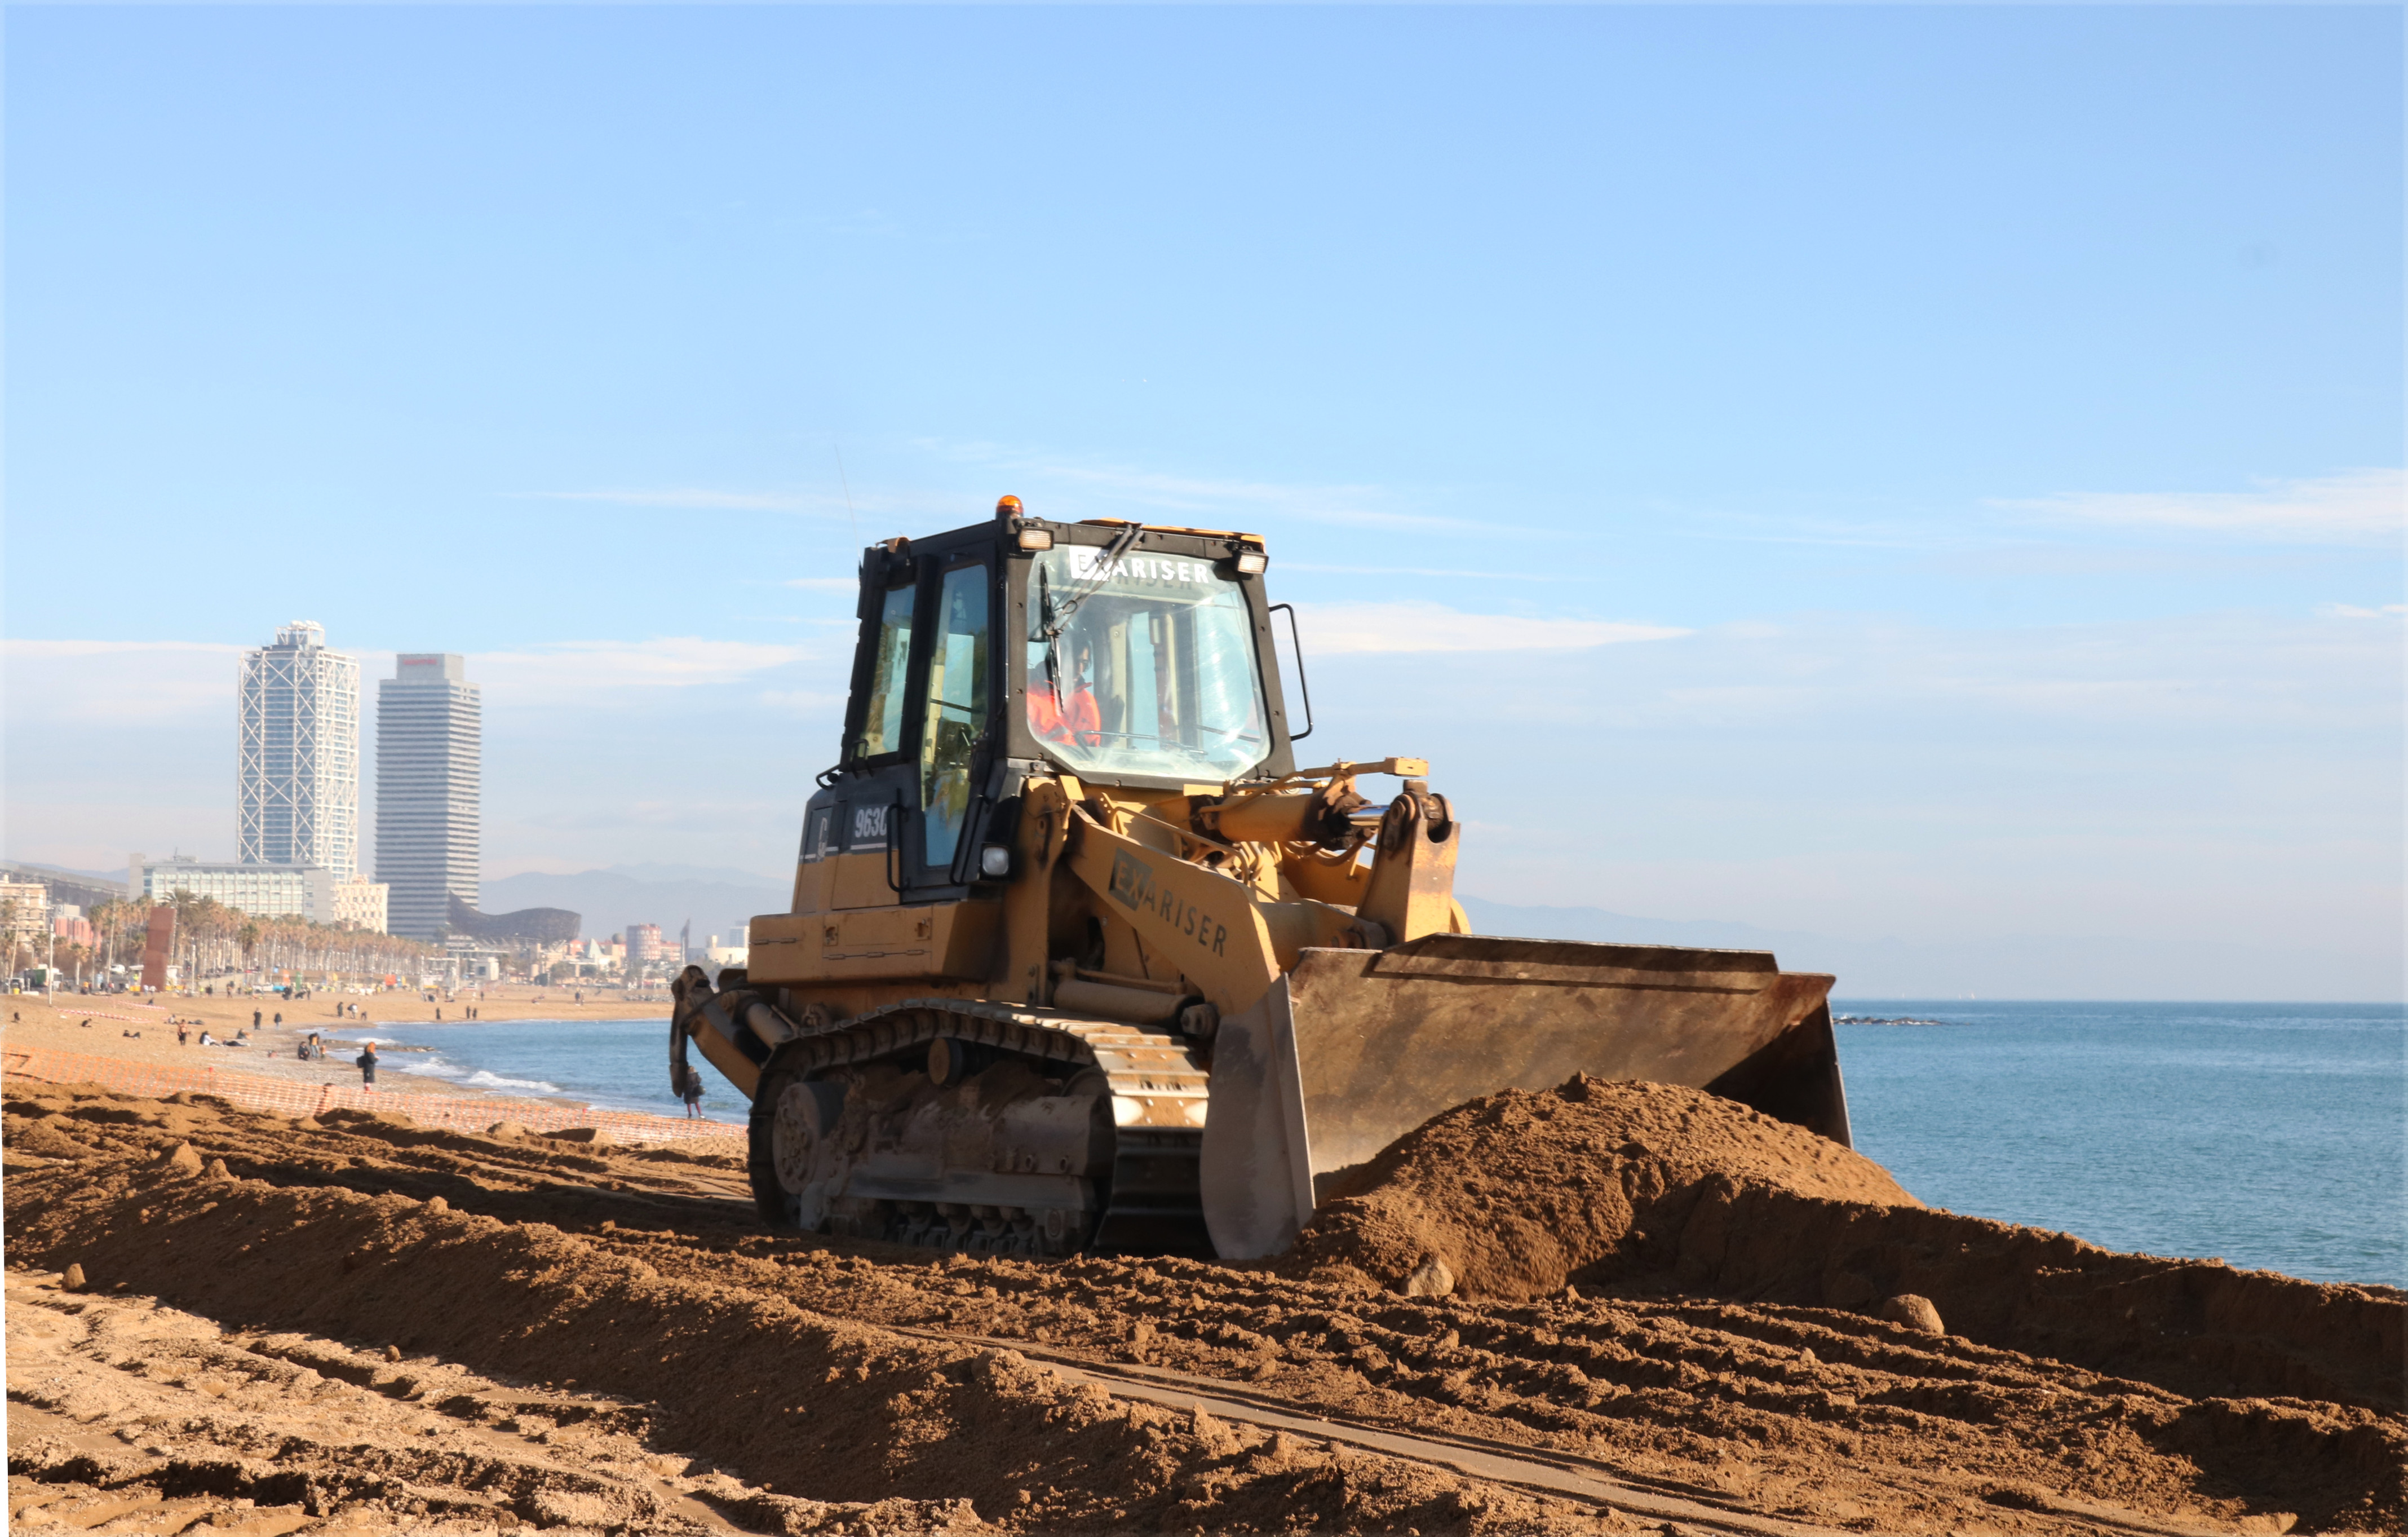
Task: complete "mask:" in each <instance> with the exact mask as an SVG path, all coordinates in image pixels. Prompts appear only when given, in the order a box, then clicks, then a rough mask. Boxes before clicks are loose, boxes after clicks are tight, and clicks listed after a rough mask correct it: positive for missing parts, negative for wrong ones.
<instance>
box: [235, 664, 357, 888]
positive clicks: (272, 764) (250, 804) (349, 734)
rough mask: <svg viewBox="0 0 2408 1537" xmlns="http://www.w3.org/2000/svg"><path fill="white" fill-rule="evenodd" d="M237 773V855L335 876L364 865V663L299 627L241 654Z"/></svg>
mask: <svg viewBox="0 0 2408 1537" xmlns="http://www.w3.org/2000/svg"><path fill="white" fill-rule="evenodd" d="M236 712H237V714H238V715H239V717H240V719H239V722H238V726H239V729H238V731H237V734H236V735H237V741H238V746H237V749H236V771H235V778H236V797H237V798H238V800H239V801H240V806H239V809H238V812H237V815H236V850H235V852H236V858H238V859H239V860H240V861H241V862H242V863H244V864H246V865H308V866H312V867H315V868H316V869H323V870H329V871H332V872H333V873H334V875H335V876H336V877H337V879H340V878H344V877H348V876H351V875H354V874H356V873H358V871H359V864H360V664H359V661H358V659H357V658H355V657H351V656H347V655H345V654H343V653H341V652H338V651H328V650H327V649H326V632H325V630H324V629H323V628H322V627H321V626H319V625H316V624H314V623H312V622H311V621H309V620H306V619H301V620H295V621H294V623H292V624H290V625H285V626H284V627H283V628H282V629H279V630H278V631H277V632H276V643H275V644H274V645H271V646H265V647H262V648H261V649H260V650H258V651H253V652H246V653H244V654H243V658H242V694H241V697H240V699H239V701H238V703H237V706H236Z"/></svg>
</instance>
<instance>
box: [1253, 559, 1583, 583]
mask: <svg viewBox="0 0 2408 1537" xmlns="http://www.w3.org/2000/svg"><path fill="white" fill-rule="evenodd" d="M1280 569H1281V570H1283V571H1317V572H1326V573H1328V574H1330V575H1334V576H1407V577H1448V578H1456V577H1460V578H1465V579H1468V580H1470V581H1476V582H1561V581H1563V580H1564V579H1563V578H1562V577H1559V576H1551V575H1548V574H1547V573H1545V572H1543V571H1442V570H1440V569H1438V568H1437V567H1422V566H1321V565H1316V564H1313V563H1311V562H1307V561H1301V560H1289V561H1282V562H1281V563H1280Z"/></svg>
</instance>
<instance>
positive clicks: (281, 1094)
mask: <svg viewBox="0 0 2408 1537" xmlns="http://www.w3.org/2000/svg"><path fill="white" fill-rule="evenodd" d="M0 1072H6V1073H7V1076H9V1077H11V1078H31V1079H36V1080H39V1081H40V1082H43V1083H47V1084H92V1085H96V1086H98V1087H101V1088H105V1089H112V1090H114V1091H116V1092H117V1093H120V1094H134V1095H140V1096H142V1097H144V1098H146V1099H165V1098H166V1097H167V1096H168V1095H170V1094H186V1093H189V1094H208V1095H214V1096H215V1097H216V1098H218V1099H223V1100H225V1101H226V1102H227V1103H229V1104H235V1105H240V1106H241V1107H243V1108H244V1109H246V1110H266V1111H274V1112H275V1113H278V1114H279V1115H315V1114H317V1113H319V1112H321V1111H327V1110H374V1111H381V1112H383V1113H386V1114H390V1115H402V1116H407V1117H408V1118H409V1120H411V1121H414V1122H416V1123H417V1124H418V1125H420V1126H427V1127H441V1128H446V1129H448V1130H452V1131H482V1130H484V1129H485V1128H487V1127H489V1126H492V1125H493V1124H494V1123H495V1122H496V1121H515V1122H517V1123H518V1124H519V1125H521V1126H523V1127H524V1128H527V1129H528V1130H529V1131H566V1130H567V1129H569V1128H572V1127H593V1128H595V1129H597V1130H601V1131H607V1132H609V1134H610V1139H611V1140H612V1141H613V1142H710V1143H717V1144H720V1145H717V1146H713V1147H711V1148H710V1151H711V1152H721V1153H724V1152H732V1151H735V1150H736V1149H735V1146H734V1144H736V1143H738V1142H741V1141H742V1139H743V1136H744V1128H742V1127H740V1126H729V1125H727V1124H726V1123H724V1122H722V1121H689V1120H682V1119H679V1118H676V1117H673V1116H667V1115H645V1114H641V1113H637V1112H634V1111H624V1110H595V1109H594V1108H593V1107H591V1106H589V1105H575V1104H563V1103H561V1102H559V1101H557V1100H543V1099H501V1098H499V1097H496V1096H489V1095H478V1096H474V1097H470V1096H465V1095H463V1096H452V1095H442V1094H420V1093H415V1092H409V1091H402V1090H393V1091H387V1092H383V1093H380V1092H378V1091H377V1090H375V1089H370V1088H366V1087H363V1086H362V1085H358V1084H349V1083H334V1082H326V1083H315V1084H312V1083H297V1082H294V1081H293V1080H290V1079H283V1078H268V1077H265V1076H262V1075H261V1074H258V1073H251V1072H236V1071H232V1070H226V1069H222V1068H208V1067H195V1068H179V1067H165V1066H161V1065H158V1064H155V1063H150V1062H129V1061H125V1060H124V1059H122V1058H120V1057H114V1056H87V1055H86V1054H84V1053H82V1052H62V1051H51V1050H50V1049H49V1048H47V1047H40V1046H33V1047H13V1046H12V1047H9V1048H7V1051H6V1052H0Z"/></svg>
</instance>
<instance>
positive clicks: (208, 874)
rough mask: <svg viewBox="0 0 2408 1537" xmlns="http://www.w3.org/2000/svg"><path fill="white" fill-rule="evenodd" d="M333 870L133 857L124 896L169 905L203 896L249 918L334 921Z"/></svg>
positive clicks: (188, 859) (126, 872)
mask: <svg viewBox="0 0 2408 1537" xmlns="http://www.w3.org/2000/svg"><path fill="white" fill-rule="evenodd" d="M336 886H337V881H336V879H335V874H334V872H333V871H332V870H324V869H316V868H314V867H309V866H298V865H249V864H237V865H220V864H208V863H205V862H204V861H202V860H198V859H194V858H191V857H189V856H187V855H177V856H176V857H175V858H173V859H162V860H158V861H155V862H154V861H152V860H149V859H145V858H144V857H143V856H142V855H138V854H137V855H134V856H133V857H132V858H131V859H129V860H128V861H127V862H126V871H125V895H126V897H127V898H128V899H129V900H132V901H136V902H165V901H172V900H174V898H175V896H176V893H178V892H179V891H181V892H188V893H190V894H191V895H193V896H194V897H207V898H211V899H213V900H215V901H216V902H217V903H218V904H219V905H220V906H222V907H231V908H238V909H240V910H241V911H242V912H248V913H250V914H251V916H252V917H254V918H307V919H308V920H309V921H310V922H311V923H315V924H330V923H333V922H335V921H336V907H335V888H336Z"/></svg>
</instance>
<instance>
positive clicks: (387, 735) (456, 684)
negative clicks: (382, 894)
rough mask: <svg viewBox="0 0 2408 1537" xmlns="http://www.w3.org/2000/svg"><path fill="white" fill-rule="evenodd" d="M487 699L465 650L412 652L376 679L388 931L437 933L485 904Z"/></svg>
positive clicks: (380, 843)
mask: <svg viewBox="0 0 2408 1537" xmlns="http://www.w3.org/2000/svg"><path fill="white" fill-rule="evenodd" d="M483 759H484V705H483V702H482V700H481V699H480V697H479V694H478V689H477V685H476V684H474V683H472V682H468V681H467V668H466V664H465V663H464V662H463V661H462V659H461V658H460V657H458V656H456V655H449V654H404V655H402V656H401V657H399V658H398V659H397V660H396V662H395V665H394V676H392V677H390V678H387V679H385V680H384V681H383V682H380V683H379V684H378V685H377V879H378V880H380V881H381V882H383V883H385V884H386V885H387V886H389V887H391V888H392V896H391V898H390V899H389V902H388V912H387V920H388V927H387V929H386V932H388V933H393V934H401V935H406V936H408V937H409V938H410V939H413V940H432V939H436V938H438V937H439V936H440V935H441V934H442V933H443V931H444V926H445V925H446V924H447V923H448V922H449V921H450V919H451V916H452V898H453V897H458V898H460V899H461V900H462V901H464V902H466V903H467V904H468V905H469V906H471V907H474V906H476V904H477V897H478V890H477V880H478V842H479V800H480V791H481V775H482V772H483Z"/></svg>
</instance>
